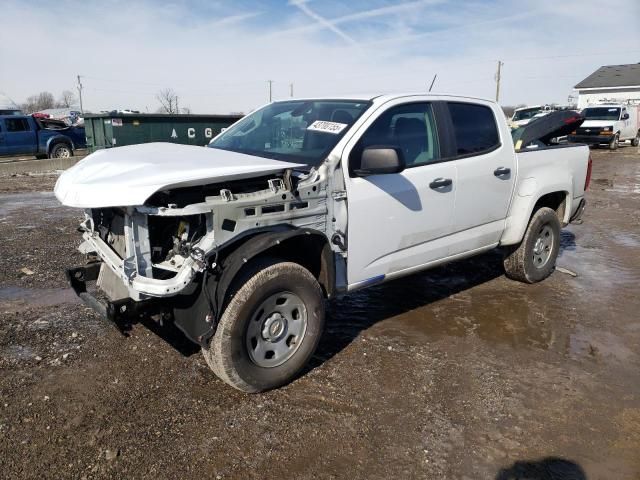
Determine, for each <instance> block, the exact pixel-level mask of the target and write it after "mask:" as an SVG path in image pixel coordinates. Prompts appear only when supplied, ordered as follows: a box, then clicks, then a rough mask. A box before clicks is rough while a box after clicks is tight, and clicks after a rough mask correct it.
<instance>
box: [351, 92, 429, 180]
mask: <svg viewBox="0 0 640 480" xmlns="http://www.w3.org/2000/svg"><path fill="white" fill-rule="evenodd" d="M374 145H379V146H392V147H396V148H398V149H399V150H401V151H402V155H403V157H404V161H405V163H406V166H407V168H411V167H417V166H420V165H427V164H429V163H434V162H437V161H439V160H440V146H439V144H438V135H437V131H436V125H435V119H434V115H433V109H432V107H431V105H430V104H428V103H412V104H407V105H398V106H396V107H392V108H390V109H389V110H387V111H386V112H384V113H383V114H382V115H381V116H380V117H378V119H376V120H375V121H374V122H373V124H371V126H370V127H369V128H368V129H367V131H366V132H365V133H364V135H363V136H362V138H361V139H360V140H359V142H358V144H357V145H356V147H355V148H354V149H353V151H352V153H351V155H350V159H349V166H350V170H351V171H352V172H353V170H356V169H357V168H358V167H359V166H360V158H361V156H362V151H363V150H364V149H365V148H367V147H370V146H374Z"/></svg>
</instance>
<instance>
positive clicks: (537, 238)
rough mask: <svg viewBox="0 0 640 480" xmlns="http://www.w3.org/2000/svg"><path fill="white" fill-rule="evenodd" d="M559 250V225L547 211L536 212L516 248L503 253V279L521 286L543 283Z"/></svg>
mask: <svg viewBox="0 0 640 480" xmlns="http://www.w3.org/2000/svg"><path fill="white" fill-rule="evenodd" d="M559 250H560V221H559V220H558V215H557V214H556V212H555V211H554V210H552V209H551V208H547V207H543V208H541V209H539V210H538V211H536V212H535V213H534V214H533V216H532V217H531V220H530V221H529V226H528V227H527V230H526V232H525V233H524V238H523V239H522V242H521V243H520V245H518V246H516V247H513V248H511V249H510V250H508V251H507V252H505V253H506V254H505V258H504V270H505V273H506V275H507V277H509V278H511V279H513V280H518V281H520V282H524V283H536V282H539V281H541V280H544V279H545V278H547V277H548V276H549V275H551V272H553V269H554V268H555V265H556V258H557V257H558V251H559Z"/></svg>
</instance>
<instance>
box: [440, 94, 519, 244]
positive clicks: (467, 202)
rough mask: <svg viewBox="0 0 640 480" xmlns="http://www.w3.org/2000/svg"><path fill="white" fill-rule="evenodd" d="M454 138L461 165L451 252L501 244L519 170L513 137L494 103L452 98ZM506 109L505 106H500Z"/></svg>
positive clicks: (451, 133) (451, 131) (450, 117)
mask: <svg viewBox="0 0 640 480" xmlns="http://www.w3.org/2000/svg"><path fill="white" fill-rule="evenodd" d="M447 110H448V113H449V115H448V120H449V141H450V143H451V144H452V151H453V153H454V155H455V164H456V167H457V171H458V186H457V195H456V207H455V213H454V232H455V233H454V235H452V238H451V244H450V247H451V254H452V255H455V254H461V253H466V252H471V251H473V250H476V249H480V248H484V247H487V246H491V245H494V244H497V243H498V241H499V239H500V237H501V235H502V232H503V230H504V224H505V220H506V217H507V211H508V209H509V204H510V202H511V196H512V193H513V188H514V180H515V176H516V171H515V169H516V165H515V153H514V150H513V147H512V143H511V141H510V139H504V138H501V132H500V129H499V127H498V121H497V120H498V119H497V118H496V115H497V114H496V113H495V112H496V111H495V110H494V109H493V108H492V107H491V104H490V103H488V102H487V104H482V103H470V102H469V103H467V102H447ZM498 114H500V115H502V112H498Z"/></svg>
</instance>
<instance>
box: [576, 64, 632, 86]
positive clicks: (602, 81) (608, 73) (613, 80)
mask: <svg viewBox="0 0 640 480" xmlns="http://www.w3.org/2000/svg"><path fill="white" fill-rule="evenodd" d="M631 86H633V87H635V86H640V63H631V64H628V65H605V66H603V67H600V68H599V69H598V70H596V71H595V72H593V73H592V74H591V75H589V76H588V77H587V78H585V79H584V80H582V81H581V82H580V83H578V84H577V85H576V86H575V87H573V88H576V89H578V90H580V89H582V88H607V87H608V88H611V87H631Z"/></svg>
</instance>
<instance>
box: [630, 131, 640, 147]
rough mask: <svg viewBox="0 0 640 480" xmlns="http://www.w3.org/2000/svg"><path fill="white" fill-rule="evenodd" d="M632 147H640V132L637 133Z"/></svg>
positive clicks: (632, 141)
mask: <svg viewBox="0 0 640 480" xmlns="http://www.w3.org/2000/svg"><path fill="white" fill-rule="evenodd" d="M631 145H633V146H634V147H637V146H638V145H640V132H638V133H636V136H635V138H634V139H633V140H631Z"/></svg>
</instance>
